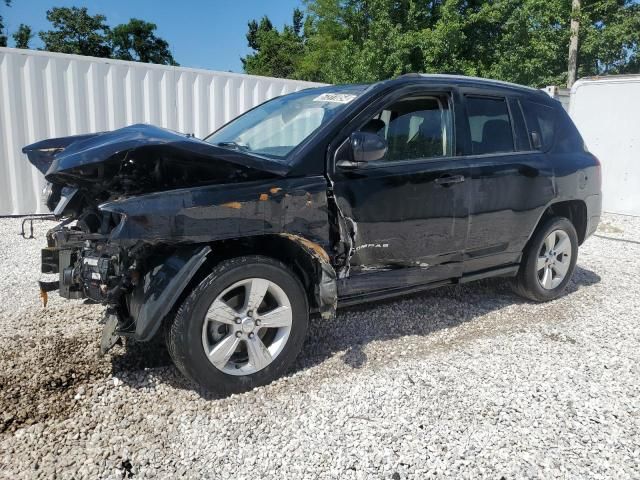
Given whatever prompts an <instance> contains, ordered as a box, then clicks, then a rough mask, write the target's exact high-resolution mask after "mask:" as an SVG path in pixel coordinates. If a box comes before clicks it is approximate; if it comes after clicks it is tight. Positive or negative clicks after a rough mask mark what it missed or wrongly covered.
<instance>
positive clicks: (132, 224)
mask: <svg viewBox="0 0 640 480" xmlns="http://www.w3.org/2000/svg"><path fill="white" fill-rule="evenodd" d="M23 151H24V152H25V153H27V155H28V156H29V160H30V161H31V163H32V164H33V165H34V166H36V168H38V169H39V170H40V171H41V172H42V173H44V174H45V178H46V180H47V181H48V182H49V184H48V188H47V189H46V196H47V198H46V199H45V201H46V205H47V207H48V208H49V209H50V210H51V211H52V212H53V214H54V216H55V217H56V218H57V219H59V220H60V221H61V223H60V224H59V225H57V226H56V227H54V228H53V229H51V230H50V231H49V232H48V233H47V246H46V248H44V249H43V250H42V272H43V273H46V274H57V275H58V281H55V282H41V284H40V286H41V290H42V292H43V297H44V298H46V294H47V292H48V291H52V290H55V289H59V293H60V295H61V296H62V297H64V298H68V299H81V298H87V299H91V300H92V301H95V302H99V303H101V304H103V305H105V306H106V307H107V308H106V322H105V323H106V326H105V331H104V334H103V341H102V350H103V351H106V350H107V349H108V348H109V347H110V346H112V345H113V344H114V343H115V341H116V340H117V338H118V336H128V337H132V338H134V339H136V340H140V341H147V340H150V339H151V338H153V336H154V335H155V334H156V333H157V332H158V331H159V328H160V326H161V324H162V322H163V319H165V318H167V316H168V315H169V314H170V312H171V310H172V308H174V306H175V305H176V304H177V303H178V301H179V299H180V295H182V293H183V292H185V291H187V290H188V289H187V287H188V285H189V283H190V282H191V281H192V280H194V279H195V278H196V277H195V275H196V273H197V272H198V271H199V270H200V269H201V267H202V266H203V264H204V263H205V262H206V261H208V260H211V261H214V259H213V257H215V256H216V255H218V257H217V258H219V257H220V255H221V253H220V249H224V248H229V249H231V250H233V249H247V248H251V245H252V244H251V239H255V238H260V239H261V240H260V241H254V243H253V246H254V247H255V245H256V244H258V243H259V244H260V245H261V246H262V247H263V248H265V245H267V244H269V245H270V246H271V247H273V248H280V247H281V246H282V244H281V243H278V241H280V242H283V241H285V240H286V241H287V242H288V245H289V246H290V247H291V249H292V250H291V252H292V255H293V252H294V251H295V248H298V249H299V250H301V251H303V252H304V255H305V256H306V257H308V259H309V261H308V262H306V263H304V261H303V263H304V264H305V265H306V266H307V267H306V273H305V275H308V276H309V278H313V279H315V292H313V296H314V298H317V301H316V302H314V303H316V304H317V308H318V311H320V312H321V313H322V314H323V315H331V314H332V313H333V312H335V305H336V301H337V293H336V285H335V282H336V274H335V271H334V269H333V267H332V265H331V264H330V259H329V256H328V255H327V254H326V251H330V237H329V232H330V229H329V218H328V215H327V183H326V180H325V178H324V177H323V176H315V177H298V178H287V177H286V166H285V165H284V164H280V163H278V162H275V161H274V162H272V161H268V160H266V159H262V160H261V159H258V158H257V157H255V156H251V155H247V154H244V153H242V152H238V151H232V150H229V149H223V148H220V147H216V146H213V145H211V144H208V143H205V142H202V141H200V140H197V139H193V138H191V137H185V136H184V135H179V134H176V133H174V132H169V131H166V130H162V129H159V128H156V127H150V126H144V125H139V126H132V127H127V128H124V129H121V130H116V131H114V132H109V133H104V134H95V135H84V136H79V137H68V138H63V139H53V140H47V141H44V142H39V143H37V144H34V145H30V146H28V147H25V148H24V149H23ZM285 234H286V235H285ZM267 238H269V239H271V241H265V240H264V239H267ZM214 244H215V245H216V246H217V248H218V249H219V250H218V251H216V252H214V253H212V246H213V245H214ZM310 245H311V246H310ZM294 247H295V248H294ZM281 250H282V249H281ZM244 251H246V250H244ZM318 252H320V253H322V252H324V253H322V254H320V253H318Z"/></svg>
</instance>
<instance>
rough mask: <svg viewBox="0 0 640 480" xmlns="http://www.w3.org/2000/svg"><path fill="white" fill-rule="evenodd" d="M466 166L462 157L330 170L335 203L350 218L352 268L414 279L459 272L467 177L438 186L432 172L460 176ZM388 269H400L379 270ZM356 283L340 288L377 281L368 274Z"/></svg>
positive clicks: (421, 280) (437, 175) (348, 289)
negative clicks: (367, 277) (352, 169)
mask: <svg viewBox="0 0 640 480" xmlns="http://www.w3.org/2000/svg"><path fill="white" fill-rule="evenodd" d="M467 169H468V166H467V163H466V162H465V161H464V160H462V159H459V158H447V159H442V160H424V161H412V162H397V163H388V164H385V165H381V166H373V165H372V166H369V167H364V168H361V169H358V170H357V171H342V172H337V173H336V179H335V185H334V190H335V193H336V197H337V199H338V204H339V205H340V207H341V210H342V212H343V213H344V215H345V216H346V217H349V218H350V219H352V221H353V222H354V224H355V225H356V229H355V232H356V233H355V243H354V254H353V256H352V258H351V261H350V263H351V274H352V276H353V277H355V276H356V275H359V274H366V273H370V272H372V271H378V272H380V277H387V278H392V277H393V278H395V277H397V276H398V275H400V276H402V275H405V274H406V275H407V278H408V279H411V280H410V281H411V282H418V283H425V282H430V281H436V280H440V279H443V278H452V277H457V276H460V275H461V274H462V258H463V251H464V245H465V239H466V233H467V222H468V209H469V201H468V190H467V185H466V183H465V182H461V183H455V184H451V185H448V186H444V185H441V184H438V183H436V180H437V179H439V178H441V177H443V176H446V175H448V176H453V175H462V176H465V175H466V173H467ZM392 269H403V270H402V271H401V272H396V273H394V274H393V275H389V274H385V273H382V272H384V271H386V270H392ZM391 282H392V283H396V284H397V283H398V281H397V280H391ZM359 283H361V282H358V281H357V280H354V281H353V282H351V286H350V285H349V282H342V283H341V289H342V292H345V294H350V293H353V292H356V291H362V290H363V289H365V288H367V285H369V286H371V287H372V288H377V285H375V282H373V283H372V282H370V281H369V282H366V283H364V284H363V285H362V286H358V285H357V284H359ZM383 283H384V280H383Z"/></svg>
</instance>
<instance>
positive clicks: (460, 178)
mask: <svg viewBox="0 0 640 480" xmlns="http://www.w3.org/2000/svg"><path fill="white" fill-rule="evenodd" d="M434 182H436V183H437V184H438V185H442V186H443V187H448V186H449V185H453V184H454V183H462V182H464V175H443V176H442V177H438V178H436V179H435V180H434Z"/></svg>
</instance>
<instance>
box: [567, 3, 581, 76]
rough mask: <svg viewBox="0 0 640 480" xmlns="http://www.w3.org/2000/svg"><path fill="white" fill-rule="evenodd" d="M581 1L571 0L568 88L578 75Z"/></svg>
mask: <svg viewBox="0 0 640 480" xmlns="http://www.w3.org/2000/svg"><path fill="white" fill-rule="evenodd" d="M580 1H581V0H572V1H571V38H570V40H569V71H568V75H567V88H571V87H572V86H573V84H574V83H575V81H576V77H577V76H578V35H579V33H580V20H579V15H580V7H581V5H580Z"/></svg>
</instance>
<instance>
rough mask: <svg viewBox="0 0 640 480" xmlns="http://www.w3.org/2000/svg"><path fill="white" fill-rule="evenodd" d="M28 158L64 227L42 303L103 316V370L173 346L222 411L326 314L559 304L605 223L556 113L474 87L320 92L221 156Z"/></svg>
mask: <svg viewBox="0 0 640 480" xmlns="http://www.w3.org/2000/svg"><path fill="white" fill-rule="evenodd" d="M24 152H25V153H27V154H28V156H29V159H30V161H31V162H32V163H33V164H34V165H35V166H36V167H37V168H39V169H40V170H41V171H42V172H43V173H45V174H46V179H47V180H48V182H49V183H48V187H47V188H48V190H47V194H48V198H47V205H48V206H49V208H50V209H51V210H52V211H53V212H54V214H55V215H56V217H59V218H61V219H62V220H63V221H62V223H61V224H60V225H58V226H57V227H55V228H53V229H52V230H50V231H49V232H48V234H47V243H48V246H47V248H45V249H43V250H42V271H43V272H44V273H57V274H59V277H58V278H59V281H55V282H41V288H42V289H43V291H50V290H54V289H59V290H60V294H61V295H62V296H63V297H66V298H84V297H88V298H90V299H93V300H95V301H99V302H102V303H104V304H105V305H106V306H107V309H106V324H105V329H104V334H103V338H102V345H101V348H102V350H103V351H106V350H107V349H108V348H110V347H111V346H112V345H113V344H114V343H115V341H116V340H117V338H118V337H119V336H124V337H131V338H133V339H135V340H138V341H148V340H150V339H152V338H153V337H155V336H156V335H157V334H159V333H161V332H162V333H163V334H164V335H165V339H166V342H167V345H168V349H169V352H170V354H171V356H172V358H173V360H174V362H175V364H176V365H177V367H178V368H179V369H180V370H181V371H182V372H183V373H184V374H185V375H186V376H188V377H189V378H191V379H192V380H194V381H195V382H198V383H199V384H201V385H203V386H204V387H206V388H207V389H210V390H214V391H218V392H222V393H230V392H237V391H243V390H246V389H250V388H252V387H254V386H257V385H262V384H265V383H268V382H269V381H271V380H273V379H274V378H276V377H278V376H279V375H281V374H283V373H284V372H285V371H286V370H287V368H288V367H289V366H290V365H291V363H292V362H293V360H294V358H295V357H296V355H297V354H298V353H299V351H300V349H301V348H302V345H303V340H304V337H305V333H306V331H307V324H308V318H309V315H310V314H312V313H316V314H319V315H321V316H322V317H325V318H326V317H330V316H332V315H334V314H335V311H336V308H337V307H338V306H344V305H351V304H354V303H358V302H363V301H367V300H371V299H380V298H386V297H391V296H395V295H400V294H403V293H407V292H415V291H418V290H424V289H428V288H432V287H436V286H439V285H447V284H455V283H463V282H468V281H471V280H475V279H479V278H484V277H492V276H504V277H512V282H513V285H514V288H515V290H516V292H517V293H519V294H520V295H522V296H524V297H526V298H528V299H531V300H533V301H547V300H551V299H554V298H556V297H558V296H559V295H561V294H562V291H563V289H564V288H565V286H566V285H567V282H569V280H570V278H571V275H572V273H573V270H574V267H575V264H576V258H577V255H578V246H579V245H580V244H581V243H582V242H583V241H584V240H585V239H586V238H587V237H588V236H589V235H590V234H591V233H593V232H594V230H595V229H596V226H597V224H598V220H599V217H600V209H601V194H600V164H599V162H598V160H597V159H596V158H595V157H594V156H593V155H592V154H590V153H589V152H588V151H587V150H586V149H585V146H584V143H583V141H582V139H581V137H580V135H579V133H578V131H577V130H576V128H575V126H574V125H573V123H572V122H571V120H570V119H569V117H568V115H567V114H566V113H565V111H564V110H563V109H562V107H561V105H560V104H559V103H558V102H556V101H555V100H553V99H551V98H549V97H548V96H547V95H545V94H544V93H543V92H541V91H537V90H534V89H531V88H526V87H522V86H518V85H512V84H507V83H503V82H497V81H491V80H482V79H474V78H467V77H457V76H446V75H424V76H423V75H417V74H412V75H406V76H403V77H400V78H397V79H394V80H389V81H384V82H380V83H376V84H373V85H348V86H328V87H322V88H316V89H309V90H303V91H300V92H297V93H293V94H290V95H286V96H282V97H278V98H275V99H273V100H270V101H268V102H266V103H264V104H262V105H260V106H258V107H256V108H254V109H252V110H250V111H248V112H247V113H245V114H243V115H241V116H240V117H238V118H236V119H235V120H233V121H231V122H229V123H228V124H226V125H225V126H223V127H222V128H220V129H219V130H217V131H216V132H215V133H213V134H212V135H210V136H209V137H207V138H205V139H204V140H199V139H196V138H193V137H192V136H188V135H186V136H185V135H182V134H178V133H174V132H171V131H167V130H163V129H160V128H156V127H152V126H146V125H133V126H130V127H127V128H123V129H120V130H116V131H113V132H107V133H98V134H91V135H81V136H76V137H67V138H59V139H53V140H46V141H43V142H39V143H36V144H33V145H30V146H28V147H25V148H24Z"/></svg>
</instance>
